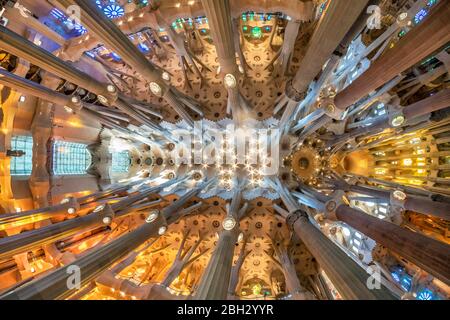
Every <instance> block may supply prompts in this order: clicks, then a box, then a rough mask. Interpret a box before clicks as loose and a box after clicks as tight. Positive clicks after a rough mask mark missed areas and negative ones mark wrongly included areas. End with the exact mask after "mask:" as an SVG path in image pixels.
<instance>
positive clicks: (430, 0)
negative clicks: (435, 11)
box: [427, 0, 437, 7]
mask: <svg viewBox="0 0 450 320" xmlns="http://www.w3.org/2000/svg"><path fill="white" fill-rule="evenodd" d="M436 1H437V0H428V2H427V6H429V7H431V6H433V5H435V4H436Z"/></svg>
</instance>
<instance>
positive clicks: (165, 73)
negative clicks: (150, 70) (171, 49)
mask: <svg viewBox="0 0 450 320" xmlns="http://www.w3.org/2000/svg"><path fill="white" fill-rule="evenodd" d="M162 78H163V79H164V80H166V81H170V74H169V73H168V72H167V71H164V72H163V73H162Z"/></svg>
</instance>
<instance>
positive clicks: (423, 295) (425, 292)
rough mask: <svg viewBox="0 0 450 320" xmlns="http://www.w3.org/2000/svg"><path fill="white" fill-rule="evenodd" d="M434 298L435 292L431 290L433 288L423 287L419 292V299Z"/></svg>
mask: <svg viewBox="0 0 450 320" xmlns="http://www.w3.org/2000/svg"><path fill="white" fill-rule="evenodd" d="M433 298H434V295H433V292H431V290H429V289H423V290H422V291H420V292H419V293H418V294H417V299H418V300H433Z"/></svg>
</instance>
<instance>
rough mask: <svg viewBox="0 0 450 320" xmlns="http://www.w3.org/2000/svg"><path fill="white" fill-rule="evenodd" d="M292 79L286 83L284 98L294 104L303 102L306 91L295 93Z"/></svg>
mask: <svg viewBox="0 0 450 320" xmlns="http://www.w3.org/2000/svg"><path fill="white" fill-rule="evenodd" d="M292 82H293V79H292V78H291V79H290V80H288V81H287V82H286V88H285V94H286V96H287V97H288V98H289V99H291V100H293V101H295V102H300V101H303V100H305V98H306V96H307V94H308V91H307V90H306V91H297V90H296V89H295V88H294V86H293V85H292Z"/></svg>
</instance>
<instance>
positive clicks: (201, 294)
mask: <svg viewBox="0 0 450 320" xmlns="http://www.w3.org/2000/svg"><path fill="white" fill-rule="evenodd" d="M240 202H241V191H240V190H236V192H235V194H234V196H233V199H232V201H231V206H230V209H229V212H228V215H227V217H226V218H225V219H224V221H223V223H222V225H223V228H224V229H223V230H222V231H221V232H220V234H219V240H218V241H217V245H216V248H215V249H214V252H213V253H212V256H211V259H210V260H209V263H208V266H207V267H206V269H205V271H204V272H203V275H202V279H201V281H200V284H199V287H198V290H197V292H196V293H195V296H194V298H195V299H196V300H224V299H226V298H227V291H228V286H229V283H230V275H231V267H232V264H233V256H234V249H235V247H236V242H237V240H238V236H239V221H240V219H241V218H242V216H243V215H244V214H245V211H246V205H244V206H243V207H242V208H241V210H239V206H240Z"/></svg>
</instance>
